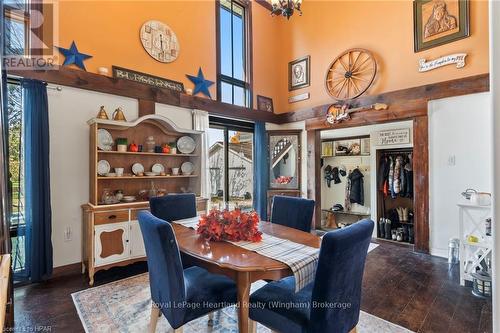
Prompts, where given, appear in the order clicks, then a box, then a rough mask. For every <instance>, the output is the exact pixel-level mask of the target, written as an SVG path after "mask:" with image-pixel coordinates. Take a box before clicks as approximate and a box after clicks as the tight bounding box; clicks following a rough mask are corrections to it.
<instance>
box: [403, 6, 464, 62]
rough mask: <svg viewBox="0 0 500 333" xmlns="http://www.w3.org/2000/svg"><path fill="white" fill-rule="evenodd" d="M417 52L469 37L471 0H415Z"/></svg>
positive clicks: (414, 22) (414, 25) (414, 14)
mask: <svg viewBox="0 0 500 333" xmlns="http://www.w3.org/2000/svg"><path fill="white" fill-rule="evenodd" d="M413 30H414V31H413V34H414V44H415V52H420V51H422V50H426V49H430V48H432V47H435V46H438V45H443V44H446V43H451V42H454V41H456V40H459V39H462V38H466V37H469V34H470V32H469V0H414V1H413Z"/></svg>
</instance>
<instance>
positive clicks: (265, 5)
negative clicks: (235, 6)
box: [254, 0, 273, 12]
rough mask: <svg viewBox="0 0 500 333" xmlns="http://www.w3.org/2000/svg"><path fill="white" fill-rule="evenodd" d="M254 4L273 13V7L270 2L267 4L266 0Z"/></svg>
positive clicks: (257, 0) (258, 0)
mask: <svg viewBox="0 0 500 333" xmlns="http://www.w3.org/2000/svg"><path fill="white" fill-rule="evenodd" d="M254 2H256V3H258V4H259V5H261V6H262V7H264V8H265V9H267V10H268V11H270V12H272V11H273V6H272V5H271V4H270V3H269V2H267V1H266V0H254Z"/></svg>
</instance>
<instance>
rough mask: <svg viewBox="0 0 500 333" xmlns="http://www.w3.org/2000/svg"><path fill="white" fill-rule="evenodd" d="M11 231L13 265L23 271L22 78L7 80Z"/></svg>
mask: <svg viewBox="0 0 500 333" xmlns="http://www.w3.org/2000/svg"><path fill="white" fill-rule="evenodd" d="M7 114H8V149H9V164H8V173H9V182H8V189H9V197H8V204H9V205H10V213H11V216H10V234H11V240H12V269H13V271H14V273H22V272H23V271H24V269H25V253H24V249H25V246H24V242H25V227H26V224H25V219H24V217H25V214H24V151H23V148H22V147H23V134H22V133H23V115H22V92H21V86H20V85H19V81H16V80H10V79H9V80H8V83H7Z"/></svg>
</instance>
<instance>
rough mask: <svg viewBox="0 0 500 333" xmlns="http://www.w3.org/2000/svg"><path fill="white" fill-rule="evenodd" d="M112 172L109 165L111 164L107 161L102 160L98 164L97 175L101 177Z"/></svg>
mask: <svg viewBox="0 0 500 333" xmlns="http://www.w3.org/2000/svg"><path fill="white" fill-rule="evenodd" d="M110 170H111V166H110V165H109V162H108V161H106V160H100V161H99V162H97V174H98V175H99V176H104V175H105V174H107V173H109V171H110Z"/></svg>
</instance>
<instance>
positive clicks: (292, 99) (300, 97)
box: [288, 93, 310, 103]
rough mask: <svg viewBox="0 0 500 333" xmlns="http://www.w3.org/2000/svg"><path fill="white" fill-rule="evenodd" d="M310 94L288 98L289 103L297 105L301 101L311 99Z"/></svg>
mask: <svg viewBox="0 0 500 333" xmlns="http://www.w3.org/2000/svg"><path fill="white" fill-rule="evenodd" d="M309 96H310V95H309V93H303V94H300V95H295V96H290V97H288V103H296V102H300V101H304V100H306V99H309Z"/></svg>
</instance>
